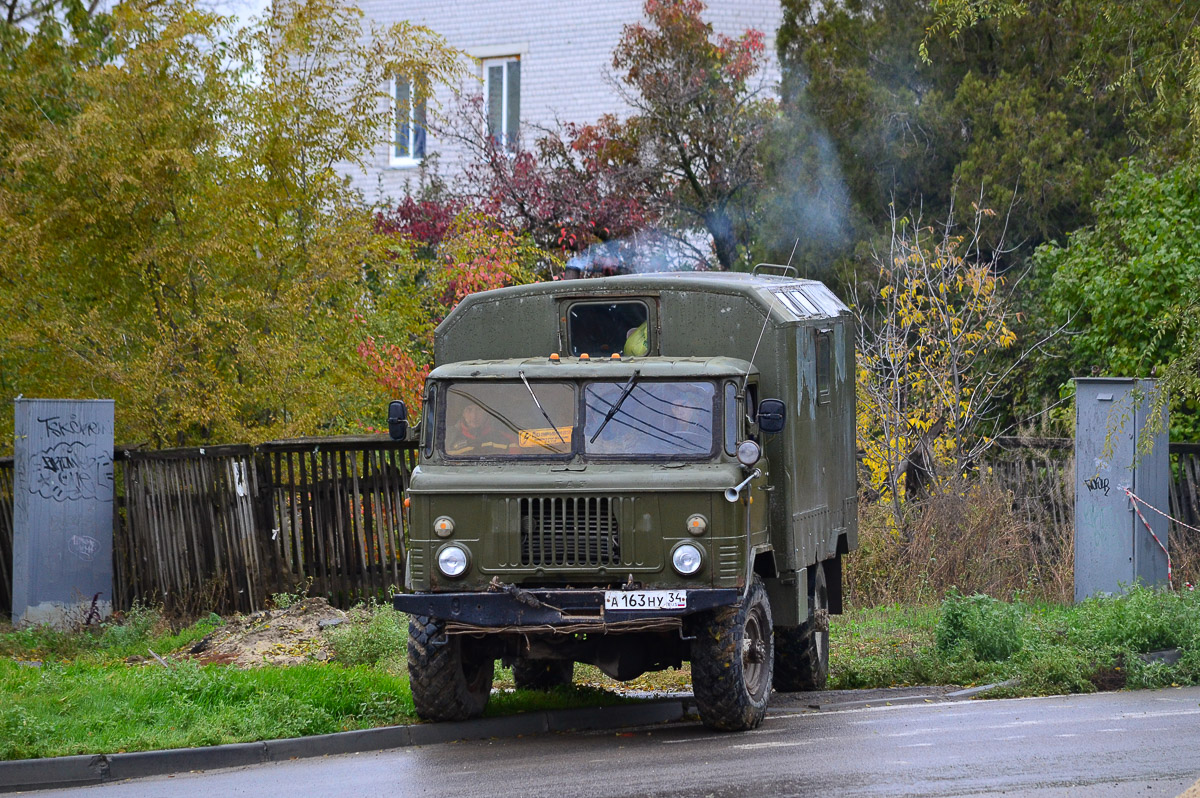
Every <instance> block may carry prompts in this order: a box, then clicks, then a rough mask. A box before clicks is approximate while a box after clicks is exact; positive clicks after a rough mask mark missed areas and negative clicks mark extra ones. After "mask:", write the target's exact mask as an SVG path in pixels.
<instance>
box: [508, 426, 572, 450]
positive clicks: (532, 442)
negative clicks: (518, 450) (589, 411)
mask: <svg viewBox="0 0 1200 798" xmlns="http://www.w3.org/2000/svg"><path fill="white" fill-rule="evenodd" d="M571 430H572V428H571V427H559V428H558V429H555V428H554V427H545V428H544V429H523V430H519V431H518V432H517V445H518V446H520V447H522V448H532V447H535V446H536V447H538V448H542V449H555V450H557V451H562V450H564V449H567V448H569V447H570V445H571ZM560 436H561V437H560Z"/></svg>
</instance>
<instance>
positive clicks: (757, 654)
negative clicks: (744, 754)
mask: <svg viewBox="0 0 1200 798" xmlns="http://www.w3.org/2000/svg"><path fill="white" fill-rule="evenodd" d="M772 643H773V638H772V636H771V605H770V604H769V603H768V601H767V591H766V588H764V587H763V584H762V582H761V581H760V580H759V578H758V577H757V576H756V577H754V582H753V583H752V584H751V585H750V590H749V592H748V593H747V595H746V597H745V598H744V599H743V600H742V603H741V604H739V605H737V606H735V607H723V608H721V609H719V610H716V611H715V612H713V613H711V614H710V615H708V616H707V617H706V618H704V619H703V620H702V621H701V622H700V627H699V628H698V629H697V630H696V639H695V640H694V641H693V642H692V692H693V693H694V694H695V696H696V705H697V706H698V707H699V709H700V720H702V721H703V722H704V725H705V726H708V727H710V728H713V729H719V730H721V731H746V730H748V729H753V728H755V727H757V726H758V725H759V724H760V723H762V721H763V718H764V717H766V714H767V702H768V701H769V700H770V698H771V669H772V665H773V661H774V656H773V651H772V649H773V645H772Z"/></svg>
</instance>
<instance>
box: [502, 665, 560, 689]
mask: <svg viewBox="0 0 1200 798" xmlns="http://www.w3.org/2000/svg"><path fill="white" fill-rule="evenodd" d="M512 672H513V682H514V683H515V684H516V685H517V687H518V688H519V689H521V690H553V689H554V688H555V687H565V686H567V685H568V684H570V683H571V680H572V679H574V678H575V663H574V662H567V661H565V660H559V659H519V660H517V661H516V662H514V663H513V668H512Z"/></svg>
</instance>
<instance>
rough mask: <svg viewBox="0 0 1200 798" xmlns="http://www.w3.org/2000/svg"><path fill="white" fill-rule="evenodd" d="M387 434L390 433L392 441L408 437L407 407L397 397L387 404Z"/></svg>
mask: <svg viewBox="0 0 1200 798" xmlns="http://www.w3.org/2000/svg"><path fill="white" fill-rule="evenodd" d="M388 435H391V436H392V440H394V441H402V440H404V439H405V438H407V437H408V408H407V407H405V406H404V402H401V401H400V400H399V399H395V400H393V401H392V402H391V404H389V405H388Z"/></svg>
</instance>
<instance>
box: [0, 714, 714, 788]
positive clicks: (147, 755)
mask: <svg viewBox="0 0 1200 798" xmlns="http://www.w3.org/2000/svg"><path fill="white" fill-rule="evenodd" d="M694 711H695V710H694V708H693V707H691V699H690V698H685V699H680V698H670V699H664V700H660V701H647V702H645V703H640V704H629V705H623V706H614V707H594V708H585V709H562V710H547V711H541V712H529V713H525V714H522V715H511V716H508V717H504V718H482V719H480V720H469V721H463V722H461V723H430V724H416V725H413V726H385V727H384V728H381V729H363V730H360V731H350V732H339V733H337V734H321V735H317V736H315V737H296V738H292V739H284V740H266V741H262V742H254V743H234V744H232V745H214V746H211V747H209V748H175V749H170V750H166V751H139V752H135V753H128V754H96V755H85V756H63V757H53V758H49V759H21V760H14V761H8V762H0V792H16V791H18V790H45V789H50V788H54V787H83V786H86V785H90V784H103V783H105V782H110V781H120V780H123V779H138V778H144V777H146V776H164V775H168V774H171V773H185V772H188V771H192V770H216V769H218V768H233V767H244V766H246V765H261V764H264V763H267V762H282V761H286V760H289V759H304V758H307V757H316V756H325V755H333V754H353V753H361V752H365V751H382V750H386V749H389V748H405V747H407V746H410V745H435V744H438V743H448V742H454V741H457V740H481V739H487V738H489V737H517V736H522V735H533V734H548V733H552V732H565V731H585V730H600V729H619V728H624V727H627V726H643V725H649V724H654V723H670V722H672V721H677V720H680V719H681V718H683V717H684V716H685V715H687V714H690V713H693V712H694Z"/></svg>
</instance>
